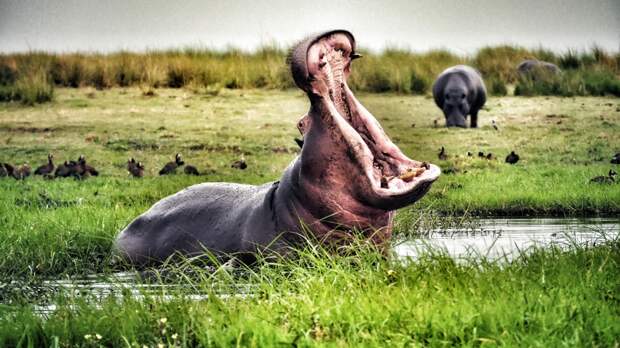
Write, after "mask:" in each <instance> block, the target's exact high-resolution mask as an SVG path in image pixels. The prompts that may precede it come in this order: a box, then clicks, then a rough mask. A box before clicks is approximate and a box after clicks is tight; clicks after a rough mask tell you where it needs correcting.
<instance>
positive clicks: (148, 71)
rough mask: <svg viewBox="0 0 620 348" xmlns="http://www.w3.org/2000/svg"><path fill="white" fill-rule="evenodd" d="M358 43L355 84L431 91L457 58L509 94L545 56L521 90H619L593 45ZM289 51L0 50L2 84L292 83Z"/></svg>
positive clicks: (619, 69)
mask: <svg viewBox="0 0 620 348" xmlns="http://www.w3.org/2000/svg"><path fill="white" fill-rule="evenodd" d="M360 51H361V52H362V53H363V55H364V59H360V60H358V61H356V62H355V64H354V69H353V72H352V76H351V79H350V81H349V82H350V85H351V86H352V87H353V88H355V90H357V91H364V92H373V93H382V92H395V93H399V94H416V95H420V94H422V95H423V94H429V93H430V87H431V86H432V83H433V82H434V81H435V79H436V77H437V75H438V74H439V73H440V72H441V71H443V70H444V69H446V68H448V67H450V66H453V65H456V64H469V65H472V66H474V67H475V68H477V69H479V70H480V72H481V73H482V76H483V77H484V79H485V81H486V84H487V88H488V89H489V91H490V93H491V94H492V95H505V94H506V92H507V88H506V86H507V85H512V84H515V83H518V82H519V78H518V74H517V71H516V67H517V65H518V64H519V63H520V62H521V61H523V60H524V59H542V60H546V61H550V62H552V63H555V64H558V65H559V66H560V67H561V68H562V69H563V70H565V72H566V76H565V77H562V78H559V79H557V81H556V80H554V81H541V82H539V83H537V84H536V86H529V85H527V84H525V85H524V84H523V83H521V85H522V86H520V87H519V88H518V89H517V91H519V92H520V94H522V95H564V96H566V95H571V96H572V95H615V96H619V95H620V90H619V89H618V88H619V83H620V82H619V81H620V80H619V79H618V76H619V75H620V55H619V54H618V53H609V52H605V51H604V50H602V49H600V48H598V47H596V46H595V47H593V48H591V49H590V50H584V51H571V50H568V51H566V53H553V52H551V51H549V50H545V49H543V48H539V49H534V50H529V49H525V48H522V47H518V46H495V47H483V48H481V49H480V50H478V51H477V52H476V53H475V54H473V55H471V56H460V55H455V54H453V53H451V52H449V51H447V50H432V51H428V52H423V53H418V52H411V51H408V50H402V49H391V48H388V49H386V50H384V51H382V52H368V51H366V50H364V49H363V48H361V49H360ZM286 54H287V49H284V48H281V47H278V46H267V47H262V48H260V49H258V50H256V51H254V52H244V51H240V50H237V49H232V48H231V49H228V50H226V51H215V50H210V49H195V48H188V49H184V50H168V51H151V52H146V53H132V52H116V53H110V54H100V53H66V54H52V53H45V52H29V53H16V54H4V55H0V87H2V86H11V85H13V84H15V83H16V81H18V80H19V79H20V78H21V76H28V75H29V74H30V73H31V71H32V70H34V69H37V70H41V71H43V72H44V73H45V75H46V76H47V77H48V78H49V80H50V81H51V82H53V83H54V84H55V85H56V86H60V87H74V88H75V87H80V86H81V87H85V86H90V87H95V88H97V89H107V88H110V87H128V86H135V87H141V88H143V89H146V90H152V89H154V88H159V87H171V88H179V87H187V88H189V89H190V90H195V89H203V88H208V89H210V90H213V89H215V90H217V89H220V88H229V89H254V88H261V89H288V88H292V87H294V83H293V80H292V78H291V76H290V72H289V70H288V67H287V66H286V64H285V57H286ZM1 90H2V89H1V88H0V91H1ZM0 93H1V92H0Z"/></svg>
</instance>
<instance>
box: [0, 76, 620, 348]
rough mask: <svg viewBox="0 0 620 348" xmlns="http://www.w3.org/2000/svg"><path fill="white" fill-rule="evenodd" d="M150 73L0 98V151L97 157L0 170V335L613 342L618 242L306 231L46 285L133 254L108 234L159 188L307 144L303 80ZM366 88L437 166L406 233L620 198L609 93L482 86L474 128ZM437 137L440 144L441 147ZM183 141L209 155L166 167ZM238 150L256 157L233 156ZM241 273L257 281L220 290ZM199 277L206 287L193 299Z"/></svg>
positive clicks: (271, 162) (243, 178)
mask: <svg viewBox="0 0 620 348" xmlns="http://www.w3.org/2000/svg"><path fill="white" fill-rule="evenodd" d="M144 88H146V87H143V88H122V89H121V88H112V89H104V90H96V89H94V88H80V89H73V88H57V89H56V91H55V94H56V98H55V100H54V101H53V102H51V103H46V104H40V105H36V106H32V107H24V106H22V105H20V104H16V103H8V104H0V139H1V140H0V154H1V155H0V156H1V157H0V162H10V163H13V164H21V163H24V162H28V163H30V165H31V166H32V167H33V168H34V167H36V166H37V165H39V164H43V163H44V162H45V161H46V156H47V154H48V153H49V152H52V153H53V154H54V155H55V158H56V162H57V163H60V162H61V161H64V160H65V159H76V158H77V157H78V156H79V155H80V154H84V155H86V157H87V159H88V160H89V162H90V164H92V165H94V166H95V167H96V168H97V169H98V170H99V171H100V172H101V175H100V176H99V177H97V178H88V179H86V180H83V181H76V180H73V179H64V180H62V179H59V180H44V179H42V178H38V177H37V178H28V179H26V180H25V181H16V180H13V179H8V178H5V179H0V279H4V280H5V281H3V282H2V283H0V303H1V304H0V345H1V346H138V347H140V346H142V345H143V344H146V345H147V346H156V345H157V344H160V343H161V344H166V345H173V344H175V345H178V346H197V345H205V346H231V345H240V346H274V345H280V344H284V345H291V344H295V345H298V346H315V345H318V346H321V345H326V346H346V345H351V346H358V345H362V346H385V345H386V344H387V345H392V346H401V345H430V346H439V345H463V346H479V345H483V344H484V345H487V344H492V345H508V346H537V345H538V346H540V345H543V346H562V345H564V346H566V345H567V346H583V345H593V346H614V345H617V344H618V337H619V336H620V327H619V326H618V324H617V320H616V318H617V317H618V314H619V313H618V308H619V307H618V298H617V295H616V293H617V289H618V288H619V286H620V285H619V284H618V279H620V277H619V274H618V269H620V268H619V267H618V262H619V261H620V257H619V255H620V253H619V252H618V251H619V250H618V248H619V245H618V243H617V241H611V242H608V243H606V244H604V245H599V246H597V247H596V248H588V247H576V248H574V249H573V250H571V251H560V250H557V249H551V250H546V251H538V252H536V253H534V254H532V255H530V256H528V257H525V258H523V259H520V260H518V261H516V262H513V263H510V264H500V263H490V262H484V261H472V263H470V264H455V263H454V262H453V261H452V260H450V259H449V258H448V257H445V256H443V255H429V256H428V257H427V258H424V259H422V260H418V261H415V262H414V263H412V264H401V263H398V262H396V261H395V260H385V259H383V258H381V257H380V256H379V255H378V253H376V252H375V251H374V250H368V249H366V248H364V247H361V246H357V248H355V249H356V250H355V252H353V253H352V254H349V255H341V256H333V255H327V254H325V253H324V251H323V250H321V249H317V248H314V249H313V248H309V249H306V250H304V251H302V253H301V256H300V257H299V258H297V259H291V260H277V261H272V262H271V263H269V264H267V265H264V266H263V267H259V268H254V269H252V270H248V271H246V272H245V273H243V274H241V275H231V274H230V273H228V271H226V269H221V270H220V271H218V272H210V271H209V272H206V271H204V270H203V271H201V270H200V269H195V266H190V265H187V266H185V267H184V268H181V269H178V270H176V271H172V273H173V275H174V276H178V277H185V278H182V280H181V281H179V280H178V279H176V278H175V279H176V281H172V283H173V284H185V285H184V286H181V287H180V288H179V287H174V286H173V287H163V288H161V289H162V290H160V291H155V292H148V293H146V294H145V296H146V297H145V298H144V299H142V300H138V299H136V298H134V297H132V296H129V295H120V297H109V298H100V299H93V298H91V297H90V295H89V294H81V293H79V292H68V293H67V292H61V293H59V294H45V293H41V292H39V291H38V290H37V287H36V285H40V284H41V281H42V280H44V279H48V278H69V277H71V278H74V277H80V276H84V275H89V274H93V273H102V274H103V275H107V274H109V273H110V272H114V271H118V270H124V269H126V267H124V266H123V265H118V264H115V263H113V261H112V259H111V257H110V250H111V246H112V241H113V238H114V236H115V235H116V234H117V233H118V231H119V230H121V229H122V228H123V227H124V226H125V225H126V224H127V223H128V222H129V221H131V220H132V219H133V218H134V217H135V216H137V215H138V214H140V213H142V212H143V211H144V210H146V209H147V208H148V207H150V206H151V205H152V204H153V203H154V202H156V201H157V200H159V199H161V198H162V197H164V196H166V195H169V194H171V193H174V192H177V191H178V190H180V189H182V188H184V187H187V186H189V185H192V184H195V183H199V182H204V181H230V182H242V183H250V184H259V183H264V182H267V181H270V180H276V179H277V178H279V176H280V175H281V173H282V171H283V170H284V168H285V167H286V166H287V164H288V163H289V162H290V161H291V160H292V159H293V158H294V157H295V156H296V154H297V146H296V144H295V143H294V141H293V137H294V136H298V134H297V131H296V129H295V124H296V121H297V120H298V118H299V117H300V116H301V115H302V114H303V113H305V112H306V111H307V108H308V102H307V99H306V97H305V96H304V95H303V94H301V93H300V92H297V91H279V90H272V91H265V90H262V89H257V90H230V89H225V88H224V89H196V90H195V92H192V91H190V90H187V89H167V88H160V87H156V88H157V89H156V92H155V94H154V95H151V96H145V95H144ZM359 98H360V100H361V101H362V103H363V104H364V105H365V106H366V107H367V108H368V109H369V110H370V111H371V112H372V113H373V114H374V115H375V116H376V117H377V118H378V119H379V120H380V122H381V124H382V125H383V127H384V128H385V130H386V132H387V133H388V134H389V135H390V136H391V138H392V139H393V140H394V141H395V142H396V143H397V144H398V145H399V146H400V147H401V148H402V149H403V150H404V152H405V153H407V154H409V155H411V156H412V157H413V158H415V159H420V160H430V161H431V162H433V163H438V164H439V165H440V166H441V167H442V169H443V170H444V174H443V175H442V177H441V178H440V179H439V181H438V182H437V183H435V184H434V186H433V188H432V189H431V191H430V192H429V193H428V194H427V195H426V196H425V197H424V198H423V199H422V200H421V201H420V202H418V203H416V204H415V205H413V206H412V207H408V208H405V209H403V210H401V211H399V212H398V213H397V216H396V224H395V232H396V234H397V236H400V237H402V236H415V235H419V234H420V233H423V232H424V231H423V230H422V229H424V228H428V226H429V225H432V224H434V223H439V222H440V221H455V220H460V219H462V216H497V215H536V216H539V215H553V216H580V215H585V216H590V215H612V216H618V214H619V213H620V185H617V184H615V185H595V184H589V183H588V181H589V179H590V178H591V177H592V176H595V175H603V174H605V173H607V171H608V170H609V169H610V168H612V165H611V164H609V159H610V158H611V155H612V154H613V153H615V152H617V151H619V150H620V140H619V139H618V138H617V137H615V136H614V135H615V134H617V133H618V127H620V111H619V108H620V104H619V103H618V101H617V100H616V99H612V98H607V97H576V98H557V97H531V98H524V97H500V98H490V99H489V101H488V104H487V107H486V108H485V110H483V111H481V113H480V121H479V124H480V126H481V128H480V129H475V130H473V129H445V128H434V127H433V120H434V119H439V123H440V124H442V123H443V117H442V114H441V111H440V110H439V109H438V108H437V107H436V106H435V105H434V102H433V100H432V99H430V98H429V97H427V96H405V95H398V94H364V93H362V94H361V95H359ZM491 119H495V120H496V121H497V124H498V127H499V131H496V130H495V129H493V128H492V127H491ZM413 125H415V126H413ZM441 146H445V147H446V149H447V151H448V155H449V158H448V160H446V161H437V160H436V158H437V152H438V150H439V148H440V147H441ZM511 150H516V151H517V153H519V155H520V156H521V158H522V160H521V161H520V162H519V163H518V164H516V165H514V166H510V165H508V164H505V163H503V157H504V156H505V155H507V154H508V153H509V152H510V151H511ZM467 151H471V152H474V154H475V153H477V152H478V151H484V152H485V153H488V152H492V153H493V154H495V156H497V157H499V159H498V160H491V161H489V160H486V159H484V160H483V159H478V158H476V157H474V158H469V157H467V155H466V152H467ZM176 152H180V153H182V154H183V156H184V159H185V161H186V163H188V164H192V165H195V166H197V167H198V169H199V170H200V171H201V172H203V173H204V174H203V175H201V176H199V177H194V176H186V175H183V174H179V175H173V176H169V177H158V176H157V175H156V174H157V171H158V170H159V169H160V168H161V167H162V166H163V164H164V163H165V162H168V161H170V160H172V158H173V156H174V154H175V153H176ZM241 156H243V157H244V158H245V159H246V161H247V162H248V165H249V167H248V169H246V170H245V171H240V170H235V169H233V168H230V163H231V162H233V161H234V160H236V159H239V158H240V157H241ZM128 157H135V158H137V159H138V160H140V161H142V162H144V163H145V165H146V171H145V174H146V177H145V178H143V179H133V178H130V177H129V175H128V173H127V172H126V170H125V165H126V161H127V159H128ZM438 216H439V218H438ZM425 221H431V222H430V223H425ZM6 280H11V281H12V283H8V282H6ZM168 282H169V281H168ZM167 284H169V283H167ZM242 284H247V286H248V288H249V289H252V291H251V294H252V296H248V297H234V296H233V297H226V296H213V294H215V293H218V294H222V293H223V294H226V293H229V292H230V291H232V290H230V291H228V290H226V289H230V288H234V289H237V288H238V287H239V286H242ZM216 290H218V291H216ZM222 291H223V292H222ZM227 291H228V292H227ZM196 292H199V293H206V294H211V295H212V296H211V297H209V298H208V299H205V300H202V301H194V300H191V299H190V298H189V297H188V295H189V293H196ZM123 293H124V292H123V291H122V290H121V291H120V294H123ZM163 295H167V297H165V299H166V300H164V297H163ZM168 295H169V296H168ZM50 296H51V297H50ZM41 298H45V299H48V300H51V301H52V302H54V303H57V304H58V308H57V309H56V310H55V311H52V312H51V313H50V314H49V315H50V316H49V317H48V318H45V317H41V316H40V315H39V314H38V313H37V310H36V308H35V307H34V303H40V302H41ZM162 318H166V320H165V322H162V321H160V319H162ZM97 335H100V336H101V338H100V339H99V338H98V337H99V336H97ZM173 335H175V336H173ZM173 337H174V338H173Z"/></svg>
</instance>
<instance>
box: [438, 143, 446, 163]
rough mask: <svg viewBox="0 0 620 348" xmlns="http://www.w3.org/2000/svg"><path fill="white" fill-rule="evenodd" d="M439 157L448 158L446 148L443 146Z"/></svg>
mask: <svg viewBox="0 0 620 348" xmlns="http://www.w3.org/2000/svg"><path fill="white" fill-rule="evenodd" d="M437 157H438V158H439V159H440V160H441V161H445V160H447V159H448V155H447V154H446V149H445V148H444V147H443V146H442V147H441V150H440V151H439V154H438V155H437Z"/></svg>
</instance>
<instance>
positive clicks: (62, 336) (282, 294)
mask: <svg viewBox="0 0 620 348" xmlns="http://www.w3.org/2000/svg"><path fill="white" fill-rule="evenodd" d="M619 270H620V249H619V244H618V242H617V241H615V242H613V241H612V242H608V243H607V244H604V245H601V246H598V247H596V248H584V247H577V248H576V249H573V250H572V251H560V250H557V249H551V250H547V251H538V252H535V253H533V254H530V255H529V256H525V257H524V258H521V259H519V260H518V261H515V262H513V263H511V264H508V265H506V264H503V265H502V264H496V263H488V262H484V261H478V262H476V261H472V263H466V264H457V263H455V262H454V261H453V260H452V259H450V258H448V257H443V256H441V255H439V254H438V255H434V256H428V257H426V258H422V259H421V260H418V261H415V262H412V263H408V264H404V263H399V262H394V261H392V262H390V261H386V260H385V259H382V258H381V257H379V256H378V253H376V252H374V251H372V250H365V249H364V248H363V247H361V246H356V248H355V252H354V253H353V254H352V255H350V256H333V255H330V254H324V253H323V252H322V251H320V250H317V249H310V250H306V251H304V252H302V253H301V256H300V258H299V259H294V260H286V261H281V262H276V263H271V264H266V265H263V266H262V267H260V268H257V269H255V270H251V271H248V272H245V273H244V275H241V276H240V275H237V276H235V275H232V274H230V273H228V272H226V271H225V270H223V269H221V270H220V271H219V272H215V273H213V272H205V271H204V270H201V269H199V270H194V271H193V272H188V270H187V269H186V270H185V272H184V273H183V275H182V278H181V279H182V282H181V283H182V284H183V287H181V288H180V289H179V288H175V287H167V288H164V289H162V290H155V291H153V292H150V293H145V296H146V297H145V298H143V299H140V300H138V299H136V298H135V297H132V296H131V295H128V293H127V292H126V294H125V295H121V294H122V293H123V292H122V291H121V292H119V294H118V297H114V296H110V297H104V298H99V299H97V298H92V297H90V296H88V295H85V296H81V295H79V294H73V295H71V294H69V295H68V294H61V295H59V296H57V298H56V299H55V300H56V303H57V304H58V307H57V308H56V310H55V311H53V312H52V313H51V314H48V315H49V317H41V316H40V315H39V314H37V312H36V309H35V308H34V307H33V306H32V305H31V304H28V303H23V304H21V303H20V302H19V301H18V302H15V303H14V304H13V305H10V306H7V305H3V306H0V344H1V345H2V346H54V347H56V346H86V347H91V346H92V347H98V346H115V347H142V346H143V345H146V346H151V347H152V346H157V345H160V344H161V345H163V346H181V347H185V346H188V347H195V346H209V347H231V346H248V347H265V346H280V345H286V346H289V345H293V346H298V347H306V346H371V347H375V346H376V347H385V346H395V347H400V346H408V345H412V346H482V345H484V346H546V347H559V346H604V347H613V346H617V345H618V343H619V342H618V337H620V324H619V322H618V320H617V318H618V316H619V315H620V310H619V308H620V306H618V301H619V298H618V292H617V289H618V287H620V283H619V279H620V272H619ZM190 273H191V274H194V276H193V277H191V276H190V277H188V276H187V274H190ZM240 288H241V289H244V293H245V295H244V296H242V295H239V291H240V290H239V289H240ZM175 289H177V290H175ZM196 293H203V294H208V295H209V297H208V298H206V299H203V300H200V301H196V300H191V299H190V297H189V295H191V294H196ZM231 293H232V294H233V296H227V295H228V294H231ZM235 294H236V296H235Z"/></svg>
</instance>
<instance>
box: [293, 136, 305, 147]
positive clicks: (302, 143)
mask: <svg viewBox="0 0 620 348" xmlns="http://www.w3.org/2000/svg"><path fill="white" fill-rule="evenodd" d="M295 142H296V143H297V146H299V148H300V149H301V148H302V147H304V140H303V139H299V138H295Z"/></svg>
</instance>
